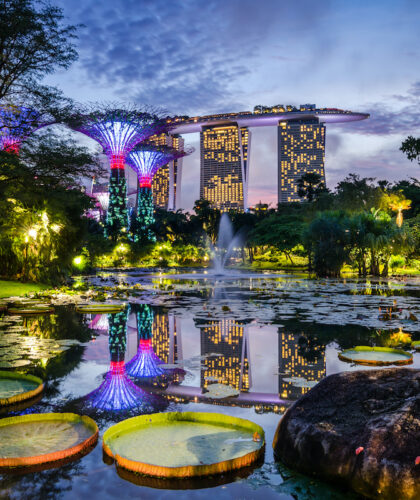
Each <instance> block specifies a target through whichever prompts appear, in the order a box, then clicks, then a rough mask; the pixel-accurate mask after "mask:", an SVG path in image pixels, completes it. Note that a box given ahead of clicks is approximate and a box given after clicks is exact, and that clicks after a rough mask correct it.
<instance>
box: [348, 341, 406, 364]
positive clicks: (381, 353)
mask: <svg viewBox="0 0 420 500" xmlns="http://www.w3.org/2000/svg"><path fill="white" fill-rule="evenodd" d="M338 357H339V358H340V359H341V360H342V361H349V362H351V363H357V364H359V365H379V366H386V365H409V364H411V363H412V362H413V355H412V354H411V353H409V352H406V351H403V350H401V349H391V348H390V347H370V346H363V345H362V346H356V347H353V348H352V349H346V350H344V351H342V352H340V353H339V355H338Z"/></svg>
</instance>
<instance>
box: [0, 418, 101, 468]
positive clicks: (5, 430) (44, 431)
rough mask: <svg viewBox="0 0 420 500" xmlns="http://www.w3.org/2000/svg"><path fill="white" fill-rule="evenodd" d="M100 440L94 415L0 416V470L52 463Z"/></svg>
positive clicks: (85, 449) (86, 448)
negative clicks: (92, 416)
mask: <svg viewBox="0 0 420 500" xmlns="http://www.w3.org/2000/svg"><path fill="white" fill-rule="evenodd" d="M97 440H98V426H97V425H96V422H94V421H93V420H92V419H91V418H89V417H86V416H80V415H76V414H74V413H36V414H33V415H23V416H18V417H10V418H4V419H1V420H0V470H8V469H10V468H12V469H13V468H16V467H28V466H34V465H38V464H50V463H51V462H56V461H60V460H65V459H68V458H70V457H75V456H78V455H82V454H86V453H87V452H89V451H90V449H91V447H93V446H94V445H95V444H96V442H97Z"/></svg>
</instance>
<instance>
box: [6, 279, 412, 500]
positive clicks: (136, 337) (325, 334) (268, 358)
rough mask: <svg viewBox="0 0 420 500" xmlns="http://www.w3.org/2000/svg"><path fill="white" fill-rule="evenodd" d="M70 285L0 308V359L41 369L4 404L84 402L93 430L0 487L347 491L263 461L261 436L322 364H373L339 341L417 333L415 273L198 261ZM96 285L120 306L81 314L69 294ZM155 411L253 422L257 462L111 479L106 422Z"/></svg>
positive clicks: (78, 493) (32, 494)
mask: <svg viewBox="0 0 420 500" xmlns="http://www.w3.org/2000/svg"><path fill="white" fill-rule="evenodd" d="M86 285H88V286H89V287H92V286H94V287H96V290H95V292H94V293H93V294H92V293H91V292H89V291H88V290H87V288H88V287H87V286H86ZM75 286H76V289H79V290H80V293H79V295H71V296H65V295H58V296H57V297H56V298H54V299H53V302H54V304H55V311H54V313H52V314H40V315H36V316H35V315H34V316H11V315H4V316H3V317H2V318H0V366H1V367H2V368H0V369H9V370H19V371H21V372H24V373H29V374H32V375H35V376H38V377H41V378H42V379H43V380H45V381H46V382H47V384H46V388H45V391H44V395H43V397H42V398H41V399H38V401H35V402H34V404H32V406H29V407H27V408H23V407H22V406H20V407H19V408H15V409H14V411H13V412H12V413H11V414H12V415H17V414H26V413H44V412H75V413H80V414H86V415H89V416H90V417H92V418H93V419H94V420H95V421H96V422H97V423H98V426H99V429H100V441H99V443H98V445H97V446H96V448H95V449H94V450H93V451H92V452H91V453H90V454H88V455H86V456H85V457H83V458H82V459H80V460H78V461H76V462H73V463H69V464H67V465H65V466H63V467H61V468H58V469H51V470H46V471H42V472H34V473H29V474H25V475H2V476H0V497H7V498H19V499H20V498H87V497H90V498H101V499H106V498H115V497H119V498H131V497H134V496H138V497H140V498H172V497H179V495H180V494H182V493H181V492H180V491H179V489H178V488H180V487H186V488H188V492H185V495H186V494H188V498H209V497H210V496H214V495H217V497H218V498H222V499H223V498H257V497H260V496H263V495H264V497H265V498H266V499H270V498H276V499H278V498H281V499H282V498H284V499H292V498H298V499H311V498H314V499H315V498H322V499H335V498H337V499H339V498H340V499H341V498H355V497H354V496H353V495H352V494H350V493H349V492H346V491H340V490H337V489H335V488H333V487H330V486H328V485H325V484H323V483H321V482H317V481H314V480H313V479H311V478H306V477H304V476H301V475H299V474H296V473H294V472H292V471H290V470H288V469H286V468H284V467H283V466H281V465H278V464H276V463H275V462H274V460H273V453H272V448H271V443H272V440H273V435H274V432H275V429H276V427H277V424H278V422H279V420H280V419H281V416H282V414H283V413H284V412H285V410H286V409H287V408H288V407H289V406H290V405H291V404H292V403H293V401H295V400H296V399H298V398H299V397H300V396H301V395H302V394H304V393H306V392H307V391H308V390H310V388H311V387H313V386H314V385H315V384H316V383H317V382H318V381H319V380H321V379H322V378H323V377H325V376H327V375H330V374H333V373H337V372H341V371H346V370H355V369H362V370H366V369H367V370H369V369H372V368H371V367H369V366H360V365H355V364H351V363H348V362H345V361H341V360H340V359H339V358H338V353H339V352H341V351H342V350H343V349H350V348H352V347H355V346H357V345H369V346H391V347H394V346H395V344H396V343H399V342H400V341H401V333H403V334H406V335H405V336H403V337H404V338H405V339H407V338H410V339H412V340H413V341H414V340H420V324H419V322H418V319H417V318H420V305H419V300H418V297H419V293H420V282H419V280H418V279H413V278H412V279H409V278H407V279H388V280H363V281H359V280H310V279H307V278H306V277H305V276H303V275H302V276H300V275H281V274H274V275H273V274H266V275H264V274H246V273H244V274H242V275H241V274H240V275H238V274H236V275H232V276H231V277H225V278H221V277H215V276H207V275H206V274H205V271H204V272H203V271H198V272H197V274H196V275H195V274H194V273H191V271H188V274H187V275H186V279H185V277H183V275H182V273H179V274H174V273H170V274H169V273H166V274H165V273H162V272H154V271H150V270H149V271H145V270H139V269H133V270H129V271H124V272H123V271H118V270H116V271H113V272H106V273H102V274H98V275H96V276H86V277H82V278H78V279H77V282H76V285H75ZM99 296H101V300H103V299H104V298H107V299H108V298H109V299H110V301H113V302H126V303H127V307H126V308H125V310H124V311H122V312H119V313H116V314H81V313H78V312H77V311H76V307H75V304H74V303H72V302H75V301H78V302H80V301H81V302H83V303H88V302H89V301H90V300H91V298H92V297H96V298H98V297H99ZM398 335H399V337H398ZM398 339H399V340H398ZM406 350H407V351H408V352H412V353H413V364H411V365H409V366H411V367H416V368H420V352H414V351H413V350H411V349H410V348H409V347H406ZM168 411H206V412H221V413H224V414H229V415H231V416H235V417H242V418H247V419H249V420H251V421H253V422H255V423H257V424H258V425H260V426H261V427H262V428H263V429H264V431H265V434H266V441H267V446H266V450H265V458H264V461H263V463H259V464H257V465H256V466H255V467H254V468H251V469H246V470H243V471H240V472H238V473H237V474H233V475H228V476H223V477H213V478H210V479H206V480H195V481H188V482H185V483H183V484H181V485H180V484H179V482H178V483H169V482H167V481H164V480H154V481H153V480H150V479H147V478H141V477H131V476H127V477H124V478H123V477H120V476H119V475H118V474H117V472H116V469H115V467H114V466H109V465H106V464H105V463H104V461H103V457H102V449H101V436H102V434H103V432H104V431H105V430H106V429H107V428H109V427H110V426H111V425H112V424H114V423H116V422H119V421H121V420H124V419H125V418H128V417H132V416H135V415H140V414H147V413H153V412H168ZM11 414H10V413H9V414H8V415H7V416H10V415H11ZM0 416H1V417H4V416H6V414H5V413H3V414H2V415H0ZM148 446H151V444H150V443H149V445H148ZM155 453H156V450H155Z"/></svg>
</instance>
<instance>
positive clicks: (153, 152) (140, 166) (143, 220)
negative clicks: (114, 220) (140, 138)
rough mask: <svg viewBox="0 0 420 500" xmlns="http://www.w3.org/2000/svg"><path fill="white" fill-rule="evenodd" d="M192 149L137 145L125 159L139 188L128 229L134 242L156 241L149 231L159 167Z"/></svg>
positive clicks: (152, 218) (188, 152) (152, 216)
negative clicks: (133, 172) (134, 175)
mask: <svg viewBox="0 0 420 500" xmlns="http://www.w3.org/2000/svg"><path fill="white" fill-rule="evenodd" d="M193 151H194V150H193V149H192V148H184V149H175V148H171V147H168V146H154V145H151V144H139V145H138V146H137V147H136V148H135V149H134V150H133V151H132V152H131V153H130V154H129V155H128V158H127V162H128V164H129V165H130V166H131V167H132V168H133V170H134V171H135V172H136V174H137V177H138V181H139V186H138V191H137V214H136V217H135V221H134V223H133V224H132V227H131V228H130V232H131V234H132V237H133V239H134V241H139V240H146V241H151V242H153V241H156V236H155V234H154V233H153V231H152V230H151V229H150V226H151V225H152V224H153V223H154V221H155V219H154V215H153V193H152V181H153V177H154V176H155V174H156V172H157V171H158V170H159V168H160V167H163V166H164V165H166V164H167V163H169V162H171V161H173V160H176V159H177V158H182V157H183V156H186V155H188V154H191V153H192V152H193Z"/></svg>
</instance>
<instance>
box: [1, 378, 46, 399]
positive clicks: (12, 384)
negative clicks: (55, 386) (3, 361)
mask: <svg viewBox="0 0 420 500" xmlns="http://www.w3.org/2000/svg"><path fill="white" fill-rule="evenodd" d="M43 389H44V383H43V382H42V380H41V379H40V378H38V377H34V376H32V375H24V374H22V373H10V372H1V371H0V407H1V406H6V405H10V404H15V403H18V402H20V401H23V400H25V399H31V398H33V397H35V396H36V395H38V394H39V393H40V392H42V390H43Z"/></svg>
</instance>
